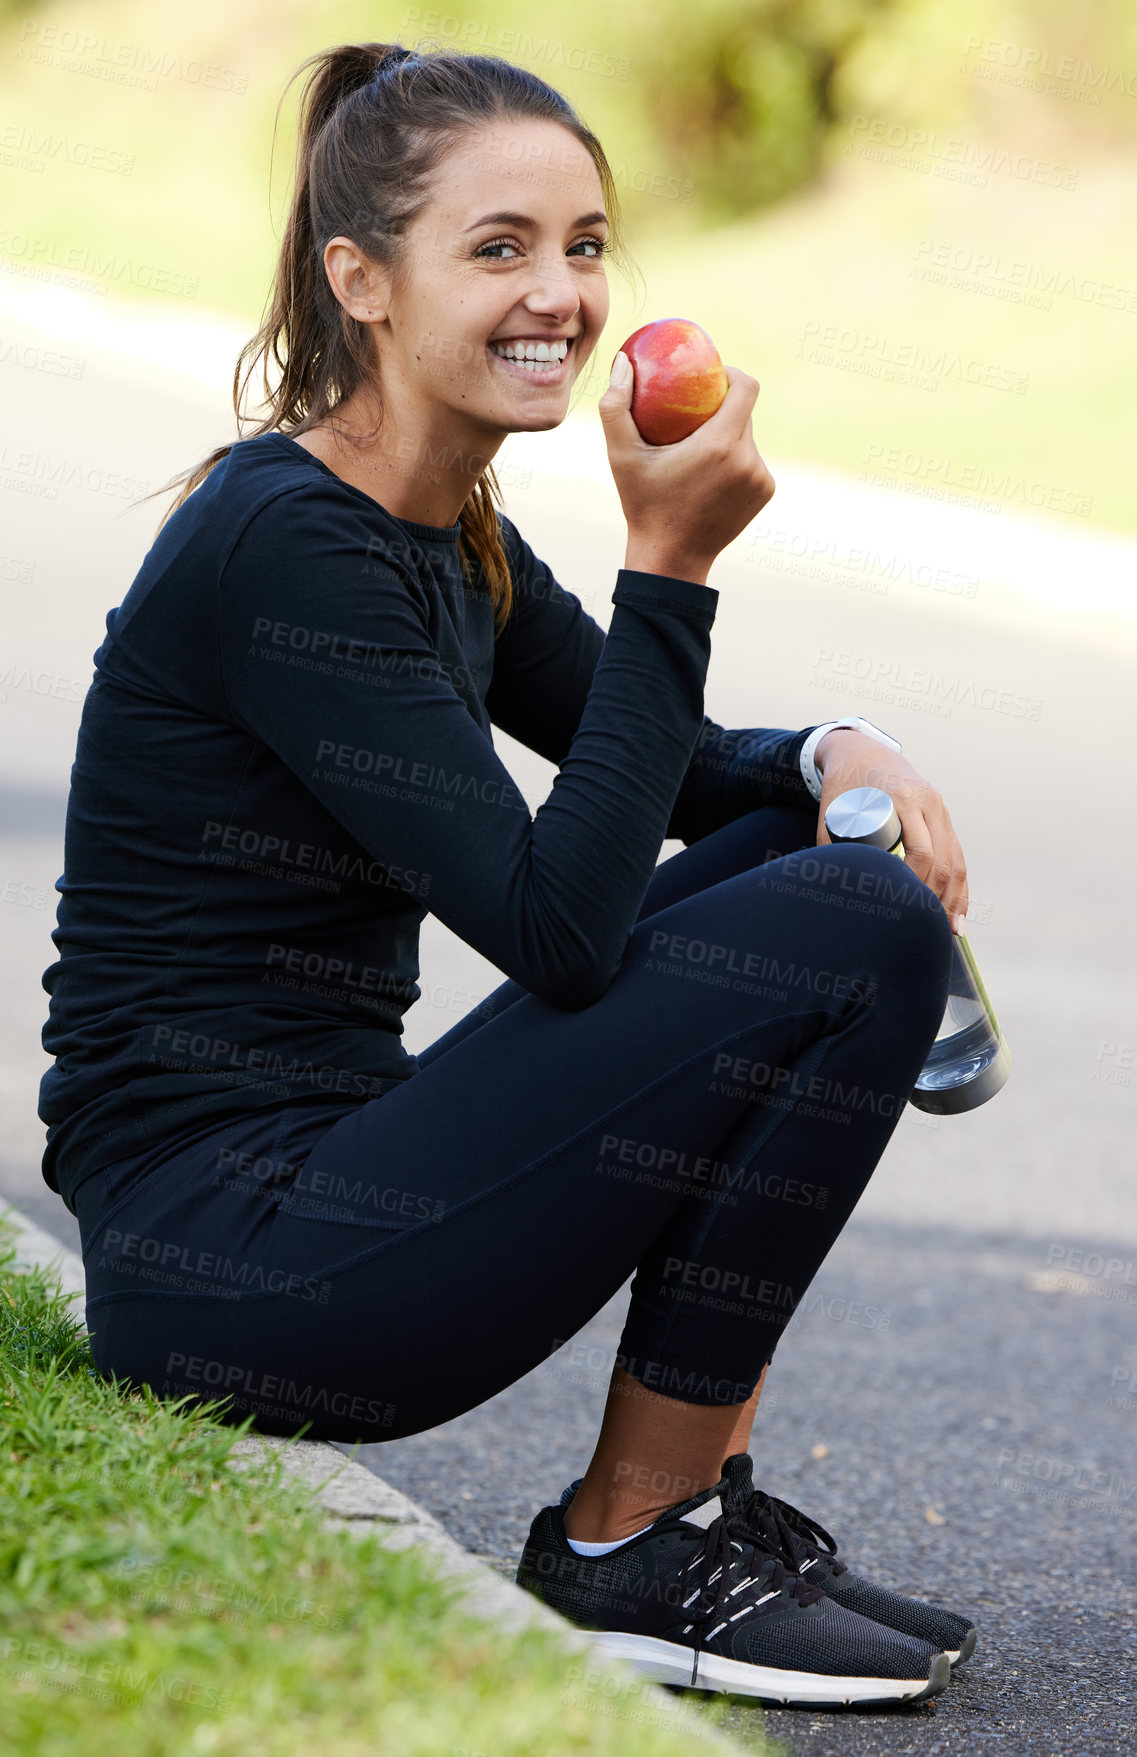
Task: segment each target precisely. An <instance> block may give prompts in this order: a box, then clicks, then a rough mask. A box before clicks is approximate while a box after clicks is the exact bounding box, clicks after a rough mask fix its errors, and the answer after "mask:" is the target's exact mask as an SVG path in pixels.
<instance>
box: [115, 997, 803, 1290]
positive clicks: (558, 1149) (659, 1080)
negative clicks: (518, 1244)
mask: <svg viewBox="0 0 1137 1757" xmlns="http://www.w3.org/2000/svg"><path fill="white" fill-rule="evenodd" d="M818 1011H819V1009H818V1008H816V1007H807V1008H803V1009H802V1010H801V1011H800V1012H797V1013H785V1014H783V1015H782V1016H781V1020H780V1022H781V1023H786V1022H788V1021H789V1020H792V1019H808V1018H811V1017H814V1016H816V1015H817V1013H818ZM821 1016H822V1017H823V1018H826V1019H827V1018H828V1017H829V1015H828V1014H827V1013H825V1012H824V1011H822V1013H821ZM753 1030H754V1025H753V1023H750V1024H748V1025H742V1026H740V1027H739V1029H738V1030H737V1031H728V1032H727V1033H726V1035H725V1036H723V1037H720V1038H718V1039H717V1040H716V1041H714V1042H711V1043H705V1044H702V1045H701V1046H700V1048H699V1049H698V1050H696V1051H695V1052H694V1053H693V1054H692V1055H689V1056H688V1057H687V1058H686V1060H685V1061H681V1062H676V1063H674V1064H673V1065H672V1066H671V1067H669V1068H666V1069H665V1070H664V1072H663V1073H661V1074H659V1075H657V1077H656V1078H655V1079H654V1080H649V1081H648V1082H647V1084H646V1085H644V1086H641V1087H639V1088H638V1090H636V1091H635V1092H632V1093H629V1094H628V1095H627V1096H626V1097H624V1098H622V1099H621V1100H620V1102H619V1103H618V1104H613V1105H611V1106H610V1107H609V1108H608V1110H606V1111H602V1112H601V1114H600V1115H599V1116H594V1117H591V1118H590V1119H589V1120H588V1122H587V1123H584V1124H583V1125H582V1126H581V1127H580V1128H579V1129H578V1130H577V1131H576V1133H575V1134H572V1135H568V1136H566V1137H565V1139H564V1140H562V1141H558V1142H557V1143H556V1145H555V1146H553V1147H549V1148H548V1149H547V1150H546V1151H545V1152H544V1153H539V1154H538V1155H537V1157H536V1158H535V1159H530V1160H528V1161H527V1162H526V1164H524V1165H521V1166H519V1167H518V1168H517V1170H516V1171H511V1172H510V1173H509V1174H508V1176H506V1177H504V1178H501V1179H499V1181H498V1182H497V1183H496V1184H491V1185H490V1186H489V1188H488V1189H485V1190H478V1191H476V1192H475V1193H474V1195H472V1196H467V1198H466V1200H465V1201H464V1202H459V1203H457V1204H456V1205H455V1206H454V1207H452V1208H448V1209H447V1210H446V1213H445V1214H444V1215H443V1216H442V1217H441V1218H440V1219H438V1220H435V1219H433V1218H432V1219H427V1220H420V1221H418V1222H417V1223H416V1224H415V1225H414V1226H409V1227H406V1228H405V1229H404V1230H403V1231H401V1232H400V1233H399V1234H398V1236H397V1237H395V1238H387V1239H383V1240H382V1241H381V1242H380V1243H379V1244H377V1245H369V1246H368V1247H367V1248H366V1249H365V1250H362V1251H357V1252H356V1253H355V1254H354V1255H353V1256H350V1257H344V1258H342V1259H341V1260H340V1261H339V1262H338V1263H330V1264H328V1265H327V1267H326V1268H322V1269H320V1270H319V1276H320V1279H321V1280H322V1281H330V1280H331V1279H332V1278H333V1277H334V1276H336V1275H341V1274H343V1273H345V1272H346V1271H347V1270H348V1269H354V1268H356V1267H357V1266H358V1265H359V1264H361V1263H365V1262H367V1261H368V1260H369V1259H370V1258H372V1257H377V1256H381V1255H382V1253H383V1252H384V1251H389V1250H394V1249H395V1248H396V1246H398V1245H401V1244H405V1243H406V1242H407V1240H408V1239H411V1238H417V1237H418V1235H419V1233H423V1232H428V1231H430V1230H437V1229H438V1228H439V1227H441V1226H445V1225H446V1223H447V1222H448V1221H449V1220H452V1219H453V1218H454V1216H455V1215H457V1214H464V1213H465V1212H466V1210H467V1209H469V1208H474V1207H476V1206H477V1204H478V1203H479V1202H484V1201H486V1200H487V1199H488V1198H489V1197H490V1196H493V1195H496V1194H497V1193H498V1192H499V1191H500V1190H504V1189H508V1188H509V1186H510V1184H512V1183H516V1182H517V1180H518V1179H519V1178H522V1177H526V1176H527V1175H528V1174H529V1173H530V1172H532V1171H535V1170H537V1168H538V1167H539V1166H541V1165H543V1164H544V1163H545V1162H546V1160H549V1159H553V1158H555V1157H556V1155H557V1154H558V1153H563V1152H564V1150H565V1149H566V1147H571V1146H572V1145H573V1143H574V1142H575V1141H579V1140H580V1139H581V1138H582V1137H583V1136H584V1135H586V1134H588V1132H589V1130H590V1129H595V1128H596V1127H597V1125H598V1124H600V1123H603V1122H604V1121H606V1120H607V1118H608V1117H610V1116H614V1115H615V1114H616V1113H617V1112H618V1111H621V1110H623V1109H625V1108H626V1107H627V1106H628V1105H629V1104H634V1103H636V1102H638V1100H639V1099H641V1098H643V1097H645V1096H646V1095H647V1094H648V1093H650V1092H652V1091H654V1090H655V1088H656V1087H657V1086H662V1085H664V1084H665V1083H666V1082H668V1081H670V1080H673V1079H674V1078H675V1076H676V1074H677V1073H681V1072H682V1071H683V1070H684V1069H686V1068H688V1067H690V1066H691V1065H692V1063H694V1062H697V1061H699V1060H700V1059H701V1058H702V1057H704V1056H706V1055H709V1054H711V1053H712V1051H714V1050H716V1049H719V1048H721V1047H722V1046H723V1045H724V1044H727V1043H732V1042H733V1041H734V1039H735V1038H737V1037H743V1036H745V1034H746V1033H747V1032H748V1031H753ZM293 1218H294V1219H300V1220H301V1221H302V1220H303V1218H304V1217H303V1216H301V1215H294V1216H293ZM288 1297H289V1296H288V1295H286V1294H280V1293H250V1294H239V1295H238V1296H237V1298H236V1299H233V1298H228V1297H227V1298H226V1299H225V1301H224V1302H223V1303H224V1304H226V1305H230V1306H239V1305H246V1304H253V1303H256V1302H258V1301H262V1300H268V1299H286V1298H288ZM124 1299H156V1300H205V1301H207V1302H212V1301H214V1299H215V1296H214V1295H213V1294H203V1293H163V1292H160V1291H153V1292H145V1293H144V1292H141V1291H138V1292H136V1291H135V1290H134V1289H122V1290H121V1291H119V1292H116V1293H103V1294H98V1295H96V1297H95V1299H94V1300H91V1301H89V1302H88V1303H89V1306H90V1307H91V1308H92V1309H93V1308H94V1307H95V1306H96V1305H99V1304H102V1303H103V1302H105V1301H109V1300H124Z"/></svg>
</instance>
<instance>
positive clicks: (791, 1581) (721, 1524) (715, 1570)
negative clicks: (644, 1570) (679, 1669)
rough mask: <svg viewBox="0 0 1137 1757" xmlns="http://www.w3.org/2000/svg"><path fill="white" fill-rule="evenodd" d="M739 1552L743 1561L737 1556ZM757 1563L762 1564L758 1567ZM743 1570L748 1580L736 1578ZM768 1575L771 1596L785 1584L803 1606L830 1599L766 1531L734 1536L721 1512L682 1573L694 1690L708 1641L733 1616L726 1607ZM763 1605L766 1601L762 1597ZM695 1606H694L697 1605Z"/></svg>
mask: <svg viewBox="0 0 1137 1757" xmlns="http://www.w3.org/2000/svg"><path fill="white" fill-rule="evenodd" d="M735 1550H737V1552H738V1556H739V1557H740V1558H741V1561H739V1560H736V1559H735V1557H734V1555H733V1553H732V1552H734V1551H735ZM755 1563H757V1566H755ZM740 1569H741V1572H742V1578H741V1579H737V1580H736V1579H734V1578H733V1577H732V1575H733V1573H735V1572H737V1571H739V1570H740ZM764 1574H768V1576H769V1579H768V1588H769V1590H768V1591H767V1593H766V1598H774V1597H775V1596H776V1595H777V1594H778V1593H779V1592H781V1591H782V1589H783V1587H785V1588H786V1589H787V1591H788V1592H789V1596H790V1598H791V1599H796V1600H797V1602H798V1604H800V1605H810V1604H813V1602H814V1600H815V1599H819V1598H824V1596H825V1594H824V1592H823V1590H822V1588H821V1587H820V1586H811V1585H810V1584H809V1582H808V1581H806V1580H801V1579H799V1578H798V1575H797V1573H796V1572H795V1570H794V1568H793V1565H792V1563H790V1561H789V1556H788V1555H787V1554H783V1553H782V1551H781V1550H780V1549H777V1548H775V1547H774V1546H773V1545H772V1544H770V1543H768V1542H767V1541H766V1540H765V1539H764V1538H763V1537H762V1536H761V1535H760V1536H759V1538H758V1540H757V1541H755V1540H753V1539H750V1540H748V1541H747V1542H746V1543H745V1544H743V1543H739V1542H738V1541H737V1539H734V1538H732V1537H731V1535H730V1525H729V1519H728V1515H726V1514H722V1513H720V1514H719V1516H718V1518H716V1519H713V1520H712V1521H711V1523H710V1524H709V1525H708V1526H707V1529H706V1535H705V1536H704V1537H703V1540H702V1542H701V1543H699V1544H697V1545H696V1546H695V1548H694V1550H693V1551H692V1553H691V1555H690V1556H689V1557H688V1558H687V1560H686V1562H685V1563H684V1564H683V1572H682V1574H681V1575H680V1577H679V1595H680V1599H681V1601H682V1605H683V1609H684V1610H685V1611H686V1612H687V1615H688V1618H689V1621H688V1623H687V1629H688V1630H691V1629H693V1630H694V1631H695V1644H694V1654H693V1659H692V1664H691V1688H692V1689H694V1688H696V1687H697V1685H698V1680H699V1656H700V1654H702V1653H703V1651H704V1649H705V1648H706V1645H707V1642H708V1641H710V1640H712V1639H713V1637H714V1636H715V1635H717V1634H718V1633H719V1630H720V1628H723V1629H725V1628H726V1626H727V1624H728V1623H729V1622H731V1620H732V1617H731V1616H727V1617H725V1618H724V1617H723V1614H722V1613H723V1611H724V1609H725V1608H726V1606H727V1604H728V1603H729V1601H730V1600H731V1599H732V1598H734V1597H735V1596H736V1595H737V1594H738V1593H740V1592H742V1591H743V1590H744V1589H745V1588H746V1587H748V1586H753V1585H754V1583H755V1582H756V1581H757V1580H758V1579H760V1578H761V1576H762V1575H764ZM696 1575H697V1584H696V1586H695V1590H694V1592H693V1593H692V1594H691V1595H690V1597H689V1598H688V1597H686V1596H684V1595H685V1594H686V1591H687V1587H688V1584H689V1583H690V1581H691V1579H692V1577H693V1576H696ZM712 1587H714V1598H713V1600H712V1602H711V1603H710V1604H708V1605H704V1604H703V1603H702V1602H701V1601H702V1600H703V1599H704V1598H705V1597H706V1594H707V1593H708V1592H709V1591H710V1589H711V1588H712ZM758 1602H759V1603H760V1604H761V1603H762V1602H763V1600H761V1599H759V1601H758ZM692 1606H694V1607H695V1608H694V1609H692V1608H691V1607H692ZM753 1608H754V1606H753V1605H751V1604H744V1605H743V1607H742V1609H741V1610H739V1611H736V1612H734V1613H733V1616H741V1615H742V1614H743V1611H745V1610H752V1609H753Z"/></svg>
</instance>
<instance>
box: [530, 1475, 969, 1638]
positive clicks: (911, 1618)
mask: <svg viewBox="0 0 1137 1757" xmlns="http://www.w3.org/2000/svg"><path fill="white" fill-rule="evenodd" d="M723 1475H724V1479H725V1481H726V1484H727V1493H726V1497H725V1502H724V1504H725V1506H726V1511H727V1518H728V1520H729V1521H730V1528H731V1531H732V1532H733V1534H734V1535H735V1536H736V1537H740V1538H742V1539H743V1541H746V1540H747V1539H749V1540H750V1541H751V1542H753V1541H755V1539H761V1540H764V1542H765V1543H766V1544H767V1545H769V1546H770V1547H771V1548H774V1549H776V1550H779V1551H780V1552H781V1553H782V1554H783V1555H784V1557H785V1559H786V1562H787V1564H788V1565H789V1566H790V1567H792V1568H793V1569H794V1570H795V1571H796V1572H797V1573H798V1574H800V1575H802V1577H803V1578H804V1579H807V1580H808V1581H809V1582H810V1583H811V1584H815V1585H818V1586H820V1587H821V1589H822V1591H823V1592H824V1593H825V1596H826V1598H829V1599H832V1600H833V1602H834V1604H839V1605H842V1606H843V1607H844V1609H845V1610H849V1611H859V1612H860V1614H861V1616H862V1617H871V1618H872V1619H873V1621H874V1622H876V1623H883V1624H884V1625H885V1626H886V1627H887V1628H889V1629H897V1630H899V1631H900V1633H901V1634H902V1635H911V1636H913V1637H914V1638H915V1639H916V1640H917V1641H927V1642H929V1643H930V1644H931V1645H932V1646H933V1647H934V1648H936V1649H937V1651H940V1650H942V1651H943V1652H945V1653H946V1654H947V1656H948V1659H949V1660H950V1662H951V1665H952V1667H953V1668H954V1667H955V1666H961V1665H963V1664H964V1662H965V1661H966V1660H969V1659H970V1658H971V1655H972V1654H973V1653H974V1652H975V1639H976V1630H975V1625H974V1624H973V1623H969V1622H968V1621H967V1618H966V1617H960V1616H957V1615H956V1613H955V1612H954V1611H945V1610H941V1609H940V1608H939V1606H938V1605H931V1604H925V1603H924V1601H923V1599H919V1598H905V1597H904V1595H903V1594H902V1593H899V1592H892V1591H891V1590H890V1589H889V1588H888V1587H887V1586H874V1585H873V1583H872V1581H871V1580H864V1579H862V1578H861V1576H860V1575H859V1574H854V1573H852V1572H851V1570H850V1568H849V1565H848V1563H847V1562H843V1561H842V1560H841V1558H840V1557H839V1556H838V1554H837V1544H836V1542H835V1541H834V1539H833V1538H831V1537H830V1535H829V1533H828V1532H827V1531H826V1530H825V1527H824V1526H822V1525H818V1524H817V1522H816V1521H815V1520H813V1519H810V1518H808V1517H807V1516H806V1514H804V1513H800V1512H799V1511H798V1509H797V1508H796V1507H791V1506H790V1504H789V1502H788V1501H779V1500H777V1499H776V1498H775V1497H774V1496H773V1495H766V1494H763V1493H762V1492H761V1490H758V1489H755V1487H754V1464H753V1460H752V1459H751V1457H750V1454H749V1453H748V1452H736V1453H735V1455H734V1457H733V1458H728V1459H727V1461H726V1464H725V1465H724V1466H723ZM575 1488H576V1484H574V1485H573V1489H574V1491H575ZM566 1492H567V1491H566ZM569 1498H570V1499H571V1496H570V1497H569ZM563 1499H564V1497H562V1500H563ZM565 1504H567V1503H565Z"/></svg>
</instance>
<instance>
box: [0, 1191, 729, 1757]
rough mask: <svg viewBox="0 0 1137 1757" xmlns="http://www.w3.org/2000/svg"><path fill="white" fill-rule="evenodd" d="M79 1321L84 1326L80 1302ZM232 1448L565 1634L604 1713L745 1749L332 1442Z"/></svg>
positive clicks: (473, 1601)
mask: <svg viewBox="0 0 1137 1757" xmlns="http://www.w3.org/2000/svg"><path fill="white" fill-rule="evenodd" d="M0 1221H7V1222H8V1223H9V1224H10V1225H11V1226H12V1227H13V1228H14V1231H15V1235H16V1263H17V1265H18V1266H19V1267H20V1268H21V1269H44V1270H51V1271H52V1272H53V1273H55V1274H56V1275H57V1276H58V1278H59V1284H60V1287H61V1288H62V1290H63V1292H64V1293H65V1294H66V1295H67V1296H68V1298H69V1299H71V1300H74V1301H82V1299H83V1298H84V1296H85V1291H86V1280H85V1276H84V1271H83V1263H82V1259H81V1258H79V1257H78V1256H76V1254H75V1252H74V1251H70V1250H68V1249H67V1247H66V1246H65V1245H62V1244H60V1242H59V1240H58V1239H55V1238H53V1237H52V1236H51V1234H50V1233H48V1232H45V1231H44V1230H43V1228H42V1227H41V1226H37V1225H36V1224H35V1222H34V1221H32V1220H29V1219H28V1218H27V1217H26V1215H24V1214H22V1213H21V1212H20V1210H19V1209H18V1208H14V1207H12V1205H11V1204H10V1203H8V1202H5V1201H4V1200H3V1199H2V1198H0ZM77 1316H78V1318H79V1321H80V1323H82V1321H83V1318H82V1306H81V1305H80V1306H79V1309H78V1311H77ZM233 1450H234V1454H235V1455H236V1456H238V1457H246V1458H250V1459H259V1458H262V1457H265V1456H273V1457H276V1458H278V1459H279V1460H280V1464H281V1468H282V1470H283V1472H284V1474H285V1475H286V1476H288V1477H289V1478H291V1479H293V1480H294V1481H299V1482H302V1483H303V1484H304V1485H305V1486H306V1487H307V1488H308V1489H309V1490H310V1492H311V1494H312V1497H313V1499H314V1500H315V1502H316V1503H317V1505H318V1506H320V1507H322V1508H323V1510H324V1519H325V1523H326V1524H327V1525H328V1526H330V1527H331V1528H333V1529H334V1530H340V1531H352V1532H357V1533H365V1532H374V1533H376V1534H377V1535H379V1536H380V1537H381V1539H382V1541H383V1543H384V1544H386V1545H387V1546H388V1547H389V1548H391V1549H408V1548H415V1549H417V1550H419V1551H420V1552H421V1553H422V1554H424V1555H426V1556H428V1557H429V1558H430V1560H431V1562H433V1564H434V1565H435V1567H436V1569H437V1572H438V1573H439V1574H440V1575H441V1576H442V1577H443V1578H444V1579H446V1580H448V1581H451V1582H453V1584H454V1585H455V1586H457V1587H458V1588H459V1589H460V1591H459V1594H458V1599H459V1603H460V1604H461V1607H462V1609H463V1610H465V1611H466V1612H467V1613H468V1614H470V1615H471V1616H475V1617H478V1618H480V1619H482V1620H483V1621H485V1622H488V1623H492V1624H493V1625H494V1626H495V1627H496V1628H500V1629H504V1630H507V1631H509V1632H510V1633H517V1632H520V1631H522V1630H524V1629H529V1628H534V1627H535V1628H540V1629H545V1630H546V1631H548V1632H550V1633H552V1634H554V1635H556V1636H557V1637H558V1639H559V1640H560V1642H561V1644H562V1646H564V1647H565V1648H566V1649H567V1650H568V1651H569V1652H570V1653H573V1654H576V1655H578V1656H579V1659H580V1669H579V1674H578V1676H577V1678H576V1679H575V1682H576V1683H577V1685H578V1686H579V1688H580V1690H581V1692H582V1694H583V1695H585V1696H587V1695H589V1694H591V1695H592V1696H594V1698H595V1700H594V1701H593V1702H592V1703H591V1704H590V1705H591V1706H593V1707H594V1708H595V1709H596V1711H597V1712H598V1713H607V1714H613V1715H618V1716H625V1717H627V1718H628V1719H629V1720H631V1721H633V1722H634V1721H639V1722H647V1721H653V1722H655V1724H657V1725H661V1724H662V1725H667V1726H669V1727H673V1728H674V1729H675V1730H676V1731H677V1732H682V1733H683V1734H684V1735H685V1736H686V1737H689V1738H691V1739H693V1740H695V1741H697V1742H698V1743H700V1744H703V1745H706V1746H707V1747H709V1748H710V1749H711V1750H717V1751H720V1752H723V1753H724V1754H725V1753H730V1752H734V1753H737V1752H738V1751H739V1750H740V1747H739V1746H738V1745H737V1744H736V1743H735V1742H734V1741H733V1740H732V1739H729V1738H727V1737H725V1736H724V1735H723V1734H722V1733H719V1732H717V1731H716V1730H715V1729H714V1728H713V1727H710V1726H708V1725H707V1724H706V1723H705V1722H704V1721H702V1720H701V1719H700V1718H699V1716H698V1714H697V1712H694V1711H693V1710H692V1709H691V1708H690V1707H689V1706H688V1705H687V1704H685V1703H683V1702H681V1701H680V1700H679V1698H678V1697H675V1696H669V1695H668V1694H667V1692H666V1691H665V1690H663V1689H662V1688H660V1687H658V1686H656V1685H655V1684H646V1683H643V1682H641V1681H640V1680H639V1679H638V1678H637V1677H636V1676H635V1675H634V1674H633V1673H632V1672H631V1671H630V1670H629V1669H628V1668H626V1667H624V1666H622V1665H620V1664H619V1662H618V1661H610V1660H606V1659H603V1658H602V1657H601V1656H600V1655H599V1654H597V1652H596V1650H595V1649H594V1648H593V1646H592V1644H591V1642H590V1641H589V1639H588V1637H587V1635H586V1634H585V1633H584V1632H583V1631H582V1630H580V1629H577V1628H576V1627H575V1626H574V1625H573V1624H572V1623H569V1622H567V1621H566V1620H565V1619H564V1618H563V1617H561V1616H558V1615H557V1613H556V1612H555V1611H552V1610H550V1609H549V1607H548V1606H547V1605H543V1604H541V1602H540V1601H539V1600H538V1599H536V1598H534V1597H533V1595H532V1593H529V1592H525V1591H523V1590H522V1588H521V1587H520V1586H517V1585H516V1584H515V1583H514V1582H513V1581H512V1580H508V1579H506V1578H504V1577H503V1576H502V1575H500V1574H497V1573H495V1572H494V1570H493V1569H492V1568H488V1567H487V1566H486V1565H485V1563H484V1562H480V1561H479V1560H478V1559H477V1557H476V1556H472V1555H470V1553H469V1552H468V1551H467V1550H464V1549H463V1548H462V1546H461V1544H459V1543H456V1542H455V1540H454V1539H453V1538H452V1537H451V1536H450V1534H449V1532H448V1531H446V1530H444V1529H443V1527H442V1526H441V1525H440V1524H439V1522H438V1520H437V1519H435V1518H434V1516H433V1514H431V1513H428V1512H427V1511H426V1509H425V1508H424V1507H420V1506H419V1505H418V1504H417V1502H415V1501H412V1500H411V1499H410V1497H409V1496H407V1495H404V1494H402V1493H401V1492H400V1491H399V1490H398V1489H394V1488H392V1487H391V1485H390V1483H386V1482H384V1481H383V1478H382V1477H380V1476H376V1475H375V1474H374V1472H372V1471H370V1470H366V1469H364V1467H363V1465H362V1464H356V1463H355V1462H354V1460H353V1459H351V1458H347V1457H345V1456H344V1454H343V1453H342V1452H340V1451H338V1450H337V1448H336V1447H335V1446H332V1445H330V1444H329V1443H328V1442H327V1441H324V1440H285V1439H275V1438H273V1437H271V1436H269V1435H265V1434H252V1435H249V1436H247V1437H246V1438H244V1439H241V1440H238V1442H237V1444H236V1446H235V1447H234V1449H233ZM605 1679H607V1681H608V1687H607V1688H605V1687H604V1680H605Z"/></svg>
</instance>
